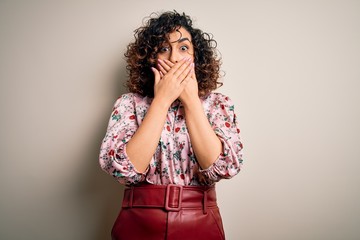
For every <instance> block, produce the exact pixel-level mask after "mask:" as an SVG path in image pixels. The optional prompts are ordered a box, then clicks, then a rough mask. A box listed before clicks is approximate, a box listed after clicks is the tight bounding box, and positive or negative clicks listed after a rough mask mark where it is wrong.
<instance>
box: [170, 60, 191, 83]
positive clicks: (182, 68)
mask: <svg viewBox="0 0 360 240" xmlns="http://www.w3.org/2000/svg"><path fill="white" fill-rule="evenodd" d="M190 65H191V59H187V60H186V61H184V62H183V63H182V64H181V66H180V67H179V68H178V69H176V70H175V72H174V77H176V78H179V77H180V76H182V77H184V74H185V76H186V75H187V73H188V72H189V71H190V69H191V68H190V69H189V67H190ZM184 72H185V73H184Z"/></svg>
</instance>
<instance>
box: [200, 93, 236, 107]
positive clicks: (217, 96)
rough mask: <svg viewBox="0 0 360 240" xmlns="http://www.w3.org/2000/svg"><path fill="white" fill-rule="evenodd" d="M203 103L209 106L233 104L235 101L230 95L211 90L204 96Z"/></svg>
mask: <svg viewBox="0 0 360 240" xmlns="http://www.w3.org/2000/svg"><path fill="white" fill-rule="evenodd" d="M203 103H204V105H207V106H219V105H226V106H232V105H233V102H232V100H231V99H230V97H229V96H227V95H225V94H222V93H218V92H211V93H209V94H208V95H206V96H205V97H203Z"/></svg>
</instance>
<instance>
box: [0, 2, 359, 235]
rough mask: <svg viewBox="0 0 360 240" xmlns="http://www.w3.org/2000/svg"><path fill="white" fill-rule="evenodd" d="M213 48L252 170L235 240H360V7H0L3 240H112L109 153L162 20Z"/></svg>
mask: <svg viewBox="0 0 360 240" xmlns="http://www.w3.org/2000/svg"><path fill="white" fill-rule="evenodd" d="M173 9H176V10H177V11H179V12H182V11H185V13H187V14H189V15H191V16H192V17H193V19H194V24H195V27H199V28H201V29H202V30H204V31H206V32H210V33H212V34H213V35H214V38H215V39H216V40H217V42H218V49H219V50H220V52H221V53H222V60H223V65H222V69H223V70H224V71H225V72H226V75H225V78H224V86H223V87H222V88H220V89H219V90H218V91H220V92H222V93H224V94H227V95H229V96H230V97H231V98H232V99H233V101H234V103H235V111H236V113H237V115H238V119H239V124H240V127H241V136H242V139H243V143H244V154H245V155H244V168H243V170H242V172H240V174H239V175H238V176H236V177H235V178H233V179H231V180H224V181H222V182H220V183H219V184H218V194H219V204H220V207H221V210H222V215H223V220H224V225H225V231H226V234H227V239H230V240H238V239H239V240H241V239H245V240H261V239H266V240H289V239H291V240H303V239H314V240H319V239H324V240H325V239H326V240H332V239H333V240H338V239H345V240H351V239H354V240H355V239H360V228H359V222H360V204H359V202H360V187H359V183H360V181H359V180H360V177H359V169H360V148H359V143H360V141H359V134H360V124H359V122H360V107H359V103H360V96H359V90H360V83H359V81H360V44H359V43H360V14H359V13H360V2H359V1H350V0H347V1H345V0H338V1H325V0H323V1H320V0H313V1H307V0H305V1H285V0H284V1H280V0H274V1H259V0H255V1H250V0H249V1H235V0H234V1H216V2H215V1H213V2H211V1H199V0H197V1H185V0H183V1H159V0H152V1H110V0H106V1H81V0H72V1H70V0H69V1H35V0H32V1H25V0H24V1H20V0H18V1H0V81H1V82H0V84H1V85H0V107H1V109H0V112H1V118H0V121H1V124H0V132H1V135H0V137H1V145H0V147H1V150H0V161H1V162H0V194H1V197H0V239H5V240H7V239H37V240H42V239H44V240H45V239H46V240H48V239H51V240H52V239H53V240H58V239H59V240H60V239H66V240H69V239H70V240H71V239H76V240H78V239H86V240H88V239H94V240H97V239H101V240H102V239H110V237H109V232H110V229H111V227H112V224H113V222H114V220H115V217H116V216H117V214H118V211H119V209H120V202H121V194H122V191H123V187H121V186H120V185H119V184H118V183H116V182H115V181H114V180H113V179H112V177H111V176H109V175H107V174H106V173H104V172H102V171H101V169H100V167H99V164H98V152H99V146H100V142H101V140H102V138H103V136H104V134H105V130H106V126H107V121H108V119H109V116H110V112H111V109H112V106H113V103H114V101H115V100H116V98H117V97H118V96H120V94H122V93H124V92H126V89H125V88H124V87H123V83H124V82H125V81H126V73H125V61H124V58H123V53H124V51H125V48H126V45H127V44H128V43H129V42H130V41H131V40H132V39H133V30H135V29H136V28H138V27H139V26H140V25H141V23H142V20H143V18H144V17H146V16H148V15H150V13H152V12H158V11H162V10H173Z"/></svg>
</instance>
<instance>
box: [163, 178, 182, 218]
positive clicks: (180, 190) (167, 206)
mask: <svg viewBox="0 0 360 240" xmlns="http://www.w3.org/2000/svg"><path fill="white" fill-rule="evenodd" d="M172 188H175V189H176V188H178V189H179V194H178V206H177V207H171V206H169V199H170V193H173V191H171V189H172ZM182 191H183V188H182V186H179V185H176V184H168V185H167V186H166V198H165V209H166V210H167V211H180V209H181V201H182Z"/></svg>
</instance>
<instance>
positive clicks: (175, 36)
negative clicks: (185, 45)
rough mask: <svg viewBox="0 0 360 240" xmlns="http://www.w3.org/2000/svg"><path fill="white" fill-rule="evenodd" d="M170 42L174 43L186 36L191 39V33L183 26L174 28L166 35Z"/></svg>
mask: <svg viewBox="0 0 360 240" xmlns="http://www.w3.org/2000/svg"><path fill="white" fill-rule="evenodd" d="M167 38H168V41H169V42H170V43H176V42H177V41H179V40H180V39H182V38H188V39H189V40H190V41H191V34H190V33H189V32H188V31H187V30H186V29H185V28H183V27H180V28H178V29H176V30H175V31H173V32H171V33H169V34H168V36H167Z"/></svg>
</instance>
